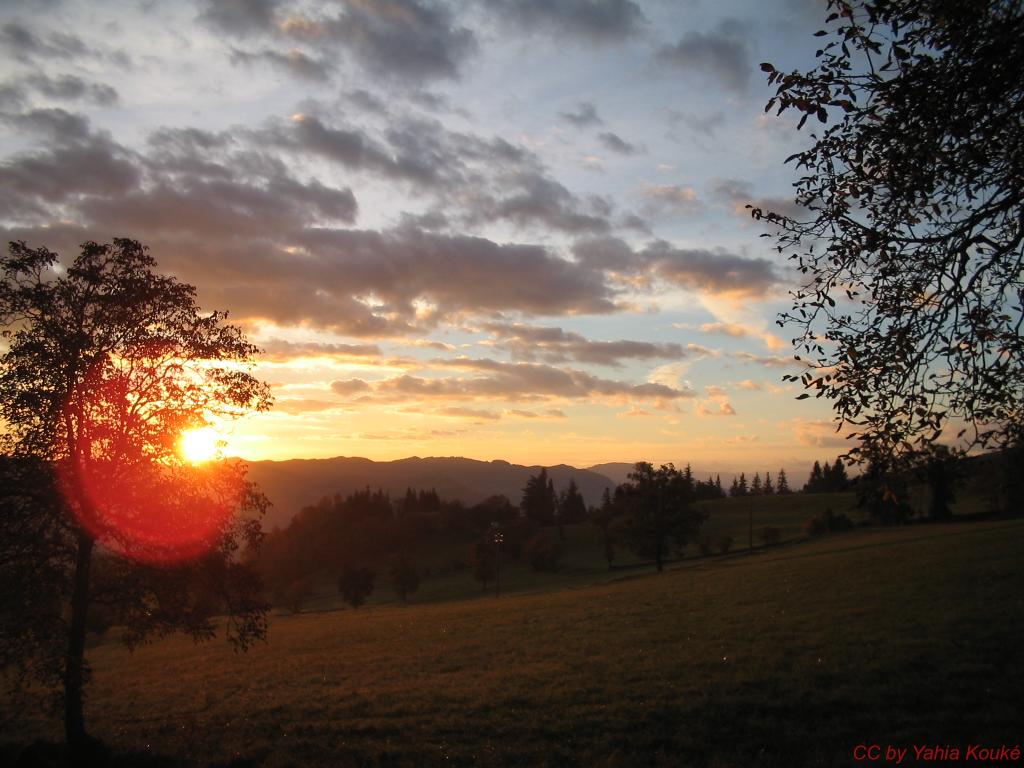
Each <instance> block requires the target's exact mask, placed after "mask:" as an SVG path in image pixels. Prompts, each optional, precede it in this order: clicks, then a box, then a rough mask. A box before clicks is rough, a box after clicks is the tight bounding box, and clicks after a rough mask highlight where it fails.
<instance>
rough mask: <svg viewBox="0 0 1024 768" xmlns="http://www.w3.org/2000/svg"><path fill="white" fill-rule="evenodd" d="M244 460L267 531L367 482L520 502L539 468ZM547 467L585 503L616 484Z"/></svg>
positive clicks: (469, 499)
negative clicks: (266, 502)
mask: <svg viewBox="0 0 1024 768" xmlns="http://www.w3.org/2000/svg"><path fill="white" fill-rule="evenodd" d="M248 464H249V479H250V480H252V481H253V482H255V483H256V484H257V485H259V487H260V489H261V490H262V491H263V493H265V494H266V495H267V498H269V499H270V501H271V502H272V504H273V507H271V509H270V511H269V512H268V513H267V516H266V518H265V519H264V521H263V527H264V528H265V529H267V530H269V529H272V528H274V527H275V526H280V527H284V526H286V525H287V524H288V523H289V522H290V521H291V519H292V518H293V517H294V516H295V514H296V513H297V512H298V511H299V510H300V509H302V508H303V507H305V506H309V505H310V504H314V503H316V502H317V501H319V500H320V499H321V498H323V497H324V496H333V495H334V494H335V493H340V494H342V495H345V494H349V493H352V492H353V491H357V490H362V489H363V488H366V487H367V486H369V487H370V488H371V489H372V490H377V489H381V490H383V491H386V492H387V493H389V494H391V496H392V497H396V496H402V495H404V494H405V490H406V488H415V489H417V490H418V489H425V490H430V489H431V488H433V489H434V490H436V491H437V493H438V495H439V496H440V497H441V498H442V499H446V500H454V499H458V500H459V501H462V502H464V503H465V504H475V503H477V502H478V501H482V500H484V499H486V498H487V497H488V496H493V495H495V494H502V495H504V496H507V497H508V498H509V500H511V502H512V503H513V504H518V503H519V499H520V497H521V496H522V492H523V486H525V485H526V481H527V479H528V478H529V477H530V475H535V474H537V473H538V472H539V471H540V470H541V466H540V465H534V466H530V467H527V466H523V465H521V464H510V463H509V462H507V461H500V460H497V461H477V460H476V459H465V458H461V457H455V456H452V457H429V458H420V457H418V456H413V457H411V458H407V459H398V460H396V461H371V460H370V459H364V458H359V457H348V456H337V457H334V458H331V459H289V460H287V461H252V462H248ZM628 466H630V467H631V466H632V465H628ZM547 470H548V475H549V476H550V477H551V479H552V480H553V481H554V484H555V490H556V491H561V490H562V489H563V488H565V487H566V486H567V485H568V484H569V479H570V478H574V479H575V480H576V485H577V486H579V489H580V493H581V494H582V495H583V499H584V501H586V503H587V504H588V505H597V504H600V502H601V494H602V493H604V489H605V488H612V489H614V488H615V486H616V485H617V482H616V481H615V480H614V479H612V478H610V477H608V476H607V475H604V474H602V473H600V472H595V471H593V470H591V469H577V468H576V467H570V466H568V465H566V464H559V465H556V466H553V467H547Z"/></svg>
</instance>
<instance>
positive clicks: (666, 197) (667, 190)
mask: <svg viewBox="0 0 1024 768" xmlns="http://www.w3.org/2000/svg"><path fill="white" fill-rule="evenodd" d="M640 194H642V195H643V196H644V197H646V198H647V199H648V200H651V201H654V202H655V203H658V204H659V205H660V206H662V207H665V208H670V209H672V210H673V211H675V212H677V213H685V214H693V213H697V212H699V211H702V210H703V209H704V204H703V203H702V202H701V199H700V197H698V195H697V192H696V190H695V189H694V188H693V187H686V186H681V185H678V184H648V185H647V186H645V187H644V188H643V189H642V190H640Z"/></svg>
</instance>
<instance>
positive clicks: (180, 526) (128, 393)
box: [60, 367, 246, 563]
mask: <svg viewBox="0 0 1024 768" xmlns="http://www.w3.org/2000/svg"><path fill="white" fill-rule="evenodd" d="M104 373H105V375H103V376H94V377H93V376H90V377H87V379H86V382H85V383H84V385H83V387H82V388H81V390H80V391H79V392H77V393H76V394H75V395H73V396H72V398H70V399H69V402H68V405H67V406H66V416H67V419H66V420H65V425H68V424H70V425H72V428H73V432H72V434H73V436H74V439H73V441H71V444H72V445H73V446H74V448H73V450H72V455H71V456H70V457H68V458H67V459H65V460H64V461H63V462H62V463H61V466H60V469H61V472H60V475H61V484H62V491H63V494H64V497H65V499H66V500H67V502H68V504H69V506H70V507H71V509H72V511H73V512H74V515H75V517H76V519H77V520H78V522H79V524H80V525H82V526H83V527H84V528H85V529H86V530H87V531H88V532H89V533H90V534H91V535H92V536H93V537H94V538H95V539H96V541H97V542H98V543H100V544H101V545H102V546H104V547H105V548H107V549H109V550H111V551H112V552H116V553H118V554H121V555H123V556H125V557H129V558H131V559H134V560H138V561H142V562H147V563H174V562H180V561H182V560H189V559H192V558H196V557H200V556H202V555H203V554H205V553H207V552H209V551H210V550H211V549H213V548H215V547H216V546H217V545H218V544H219V542H220V541H222V539H223V535H224V533H225V532H226V530H227V528H228V527H229V526H230V525H231V524H232V517H233V513H234V511H235V510H236V509H238V508H239V506H240V503H241V502H242V501H243V499H244V493H245V487H246V486H245V482H244V468H243V467H242V465H240V464H239V463H238V462H232V461H226V460H223V459H220V458H219V457H217V456H216V455H215V454H211V456H210V457H209V458H207V457H206V456H205V455H204V457H203V458H204V459H205V460H203V461H195V462H193V461H189V460H188V457H183V456H182V455H181V451H180V446H179V445H178V443H179V442H180V436H181V433H182V431H183V430H182V429H181V428H180V427H181V426H187V424H188V421H189V420H190V419H191V420H192V422H193V423H194V420H195V415H194V414H190V413H189V412H182V411H173V412H169V411H168V410H167V407H166V406H165V405H164V404H162V403H157V404H156V405H155V406H153V407H152V408H150V410H149V411H148V412H144V411H143V410H142V409H141V408H140V407H139V406H138V404H139V398H138V397H137V396H135V395H134V394H133V392H134V390H133V388H132V386H131V384H132V382H130V381H126V379H125V377H122V376H118V375H117V372H116V371H114V372H113V374H112V373H111V371H110V368H109V367H108V368H107V370H106V371H105V372H104ZM82 393H85V394H82ZM160 408H164V409H165V410H163V411H161V410H160ZM65 428H68V427H67V426H66V427H65ZM69 431H71V430H70V429H69ZM185 431H187V430H185Z"/></svg>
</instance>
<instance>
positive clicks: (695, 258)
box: [642, 242, 778, 297]
mask: <svg viewBox="0 0 1024 768" xmlns="http://www.w3.org/2000/svg"><path fill="white" fill-rule="evenodd" d="M642 257H643V258H644V260H645V261H646V262H647V263H648V264H650V266H651V268H652V269H653V271H654V272H655V273H656V274H657V275H658V276H659V277H661V278H662V279H663V280H665V281H666V282H669V283H672V284H674V285H677V286H679V287H680V288H686V289H689V290H696V291H707V292H709V293H713V294H718V295H729V296H733V297H757V296H763V295H765V294H767V293H769V292H770V291H771V290H772V289H773V288H774V287H775V285H776V283H777V282H778V276H777V275H776V273H775V268H774V266H773V265H772V263H771V262H770V261H768V260H767V259H758V258H754V259H751V258H747V257H744V256H739V255H737V254H734V253H729V252H728V251H725V250H715V251H709V250H705V249H701V248H676V247H674V246H672V245H670V244H668V243H665V242H656V243H654V244H652V245H649V246H648V247H647V248H646V249H645V250H644V251H643V253H642Z"/></svg>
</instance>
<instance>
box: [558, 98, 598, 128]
mask: <svg viewBox="0 0 1024 768" xmlns="http://www.w3.org/2000/svg"><path fill="white" fill-rule="evenodd" d="M558 116H559V117H561V118H562V119H563V120H565V121H566V122H567V123H571V124H572V125H575V126H576V127H577V128H589V127H590V126H593V125H602V124H604V120H602V119H601V118H600V117H599V116H598V114H597V108H596V107H595V106H594V104H593V102H590V101H581V102H579V103H578V104H577V105H576V108H575V109H574V110H568V111H566V112H559V113H558Z"/></svg>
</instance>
